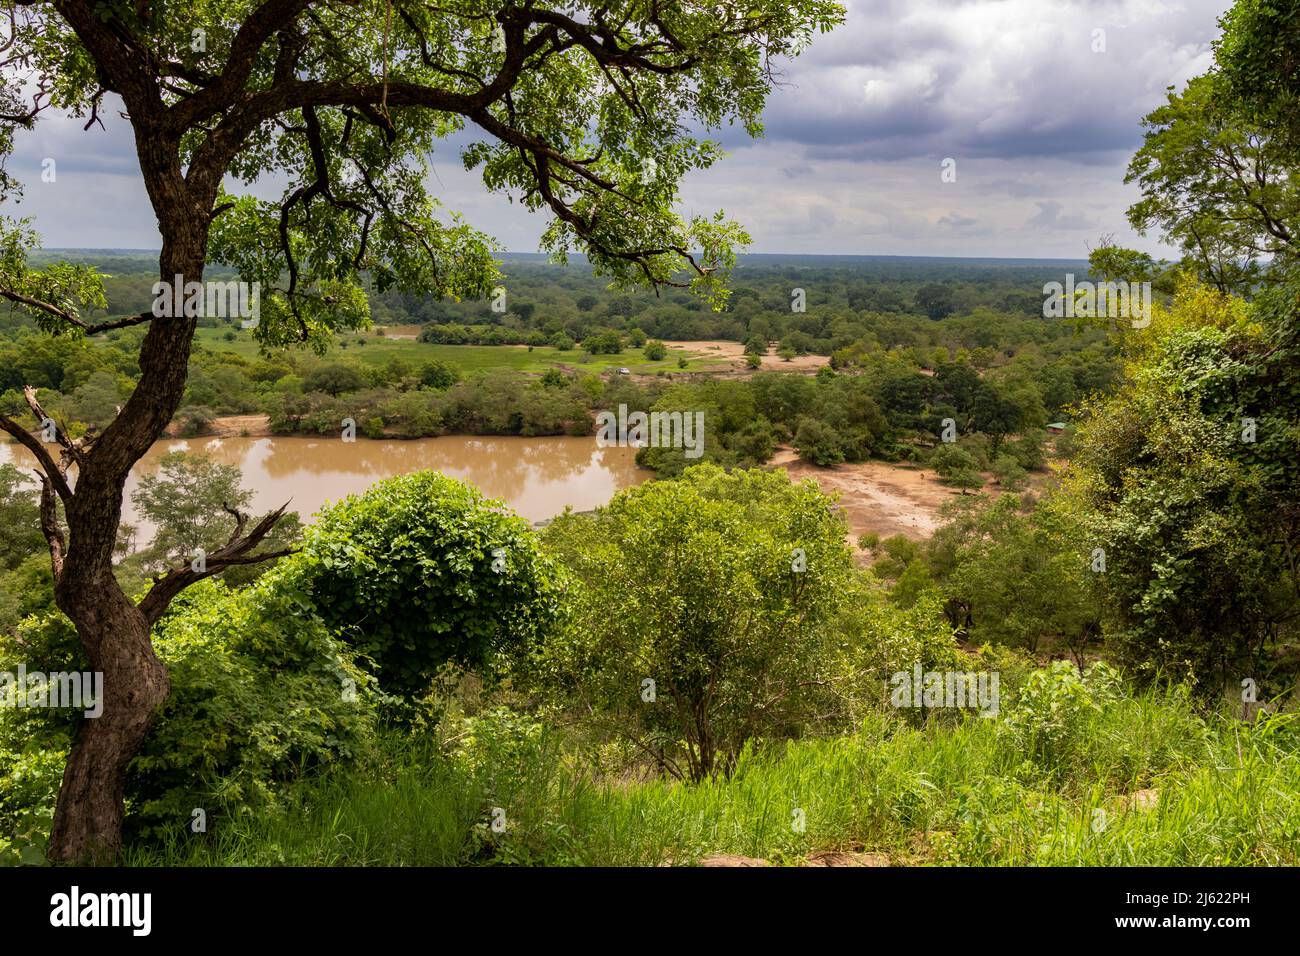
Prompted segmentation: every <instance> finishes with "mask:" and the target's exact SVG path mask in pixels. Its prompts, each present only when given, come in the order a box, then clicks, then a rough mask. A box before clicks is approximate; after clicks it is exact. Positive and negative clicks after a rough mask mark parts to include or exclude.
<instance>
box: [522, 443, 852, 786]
mask: <svg viewBox="0 0 1300 956" xmlns="http://www.w3.org/2000/svg"><path fill="white" fill-rule="evenodd" d="M545 540H546V543H547V546H548V548H549V549H551V550H552V551H554V553H555V554H556V555H557V556H558V557H559V558H560V560H561V561H562V562H563V564H564V565H565V567H566V568H567V569H568V572H569V574H570V575H571V577H572V583H571V584H570V585H569V586H568V588H567V597H568V601H569V604H570V608H571V616H570V618H569V619H568V621H567V622H566V627H565V628H564V629H563V630H562V631H561V632H560V633H558V634H557V635H556V636H555V637H554V638H553V639H552V640H550V641H548V642H547V644H546V646H545V649H544V651H543V654H542V657H541V659H540V661H539V662H538V663H537V665H536V668H537V674H538V675H539V679H540V681H541V682H542V683H543V684H545V685H546V686H548V687H549V688H550V689H551V690H552V692H553V693H555V694H556V695H557V697H558V698H559V699H560V700H561V701H562V702H570V703H572V704H573V705H574V707H575V711H576V712H577V713H578V714H579V715H580V716H581V715H582V713H583V711H585V710H586V708H585V707H579V706H577V705H578V703H579V702H580V701H587V702H589V703H590V704H591V705H594V706H595V708H596V710H595V712H594V713H593V714H591V715H590V716H589V717H588V718H587V719H589V720H592V721H593V722H594V723H595V724H596V725H597V729H604V730H605V731H606V732H609V731H611V730H613V731H616V732H617V733H619V734H620V735H623V734H630V735H632V736H633V737H634V738H635V739H636V740H637V742H638V745H639V746H640V747H642V748H644V750H645V752H646V753H647V754H648V755H651V756H652V759H654V760H655V761H656V762H657V763H659V764H661V765H662V766H663V767H665V768H667V769H669V771H670V772H673V773H675V774H678V775H680V776H682V777H684V778H689V779H691V780H702V779H705V778H707V777H709V776H711V775H713V774H715V773H718V772H727V771H729V770H731V769H732V768H733V767H734V764H735V761H736V759H737V757H738V756H739V754H740V751H741V749H742V748H743V746H744V745H745V743H746V742H747V741H750V740H752V739H753V738H755V737H758V736H765V735H769V734H771V735H784V734H789V733H796V732H797V731H798V728H799V727H800V726H802V724H803V722H804V721H805V720H806V719H807V718H808V716H809V715H810V714H812V713H815V712H816V710H817V708H818V707H819V706H821V705H825V704H826V689H825V683H826V682H827V681H828V680H832V679H833V674H832V671H833V664H834V661H835V654H836V648H837V646H838V645H839V643H840V641H841V640H842V638H841V637H840V635H839V634H838V633H837V631H836V629H835V628H833V627H831V626H830V625H831V622H832V621H833V620H834V615H835V609H836V608H837V606H838V605H839V602H840V600H841V596H842V594H843V592H844V589H845V588H846V586H847V585H848V582H849V580H850V576H851V561H850V558H849V552H848V550H847V548H846V547H845V544H844V527H843V524H842V521H841V519H840V518H839V517H838V516H837V515H835V514H834V513H833V512H832V511H831V509H830V507H829V501H828V500H827V499H826V498H825V497H824V496H823V495H822V494H821V493H820V492H818V491H817V490H816V487H815V486H814V485H813V484H812V483H811V482H807V483H804V484H800V485H794V484H791V483H790V482H789V480H788V479H787V478H786V477H785V476H784V475H783V474H780V473H769V472H763V471H736V472H731V473H726V472H724V471H722V470H721V469H720V468H717V467H716V466H712V465H700V466H697V467H694V468H690V469H688V470H687V471H686V472H684V473H683V475H682V477H681V478H679V479H678V480H676V481H672V482H653V483H651V484H648V485H643V486H641V487H640V488H635V489H630V490H627V491H624V492H621V493H620V494H618V495H617V496H616V497H615V498H614V500H613V501H612V502H611V503H610V504H609V505H608V506H607V507H605V508H602V509H599V510H598V511H597V512H596V514H595V515H594V516H592V517H589V518H587V517H579V516H573V515H566V516H564V517H562V518H559V519H557V520H556V521H555V522H554V523H552V524H551V525H550V526H549V527H548V528H547V530H546V532H545ZM796 549H799V550H798V551H796ZM797 568H798V569H800V570H796V569H797ZM647 680H648V681H653V682H654V688H655V701H654V702H653V703H650V702H647V701H646V700H644V699H643V695H644V694H646V693H648V688H649V686H650V685H648V684H646V683H645V682H646V681H647Z"/></svg>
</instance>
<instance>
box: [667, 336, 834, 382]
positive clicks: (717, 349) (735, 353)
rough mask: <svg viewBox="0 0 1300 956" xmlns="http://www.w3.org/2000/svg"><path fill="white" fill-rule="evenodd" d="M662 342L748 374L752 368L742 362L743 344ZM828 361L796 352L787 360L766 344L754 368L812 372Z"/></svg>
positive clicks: (823, 357)
mask: <svg viewBox="0 0 1300 956" xmlns="http://www.w3.org/2000/svg"><path fill="white" fill-rule="evenodd" d="M664 345H666V346H668V348H669V349H676V350H677V351H681V352H698V353H700V354H701V355H703V356H704V357H705V358H717V360H718V361H719V362H720V363H725V364H726V365H727V367H728V368H729V369H730V370H731V371H733V372H744V373H747V374H748V373H751V372H753V371H754V370H753V369H750V368H749V366H748V365H746V363H745V346H744V345H742V344H741V343H740V342H731V341H728V340H727V339H696V340H692V341H686V342H664ZM829 364H830V358H829V357H828V356H825V355H796V356H795V357H794V358H792V359H791V360H790V361H788V362H787V361H786V360H785V359H783V358H781V356H779V355H777V354H776V352H775V350H774V349H773V347H772V346H771V345H769V346H768V349H767V354H766V355H764V356H763V364H762V365H761V366H759V369H758V370H759V371H764V372H803V373H808V372H816V371H817V369H819V368H821V367H822V366H823V365H829Z"/></svg>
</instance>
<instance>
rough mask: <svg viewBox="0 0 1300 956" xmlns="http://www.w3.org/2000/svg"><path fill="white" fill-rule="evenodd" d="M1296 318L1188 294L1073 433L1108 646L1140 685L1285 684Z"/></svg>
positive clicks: (1298, 457) (1281, 296)
mask: <svg viewBox="0 0 1300 956" xmlns="http://www.w3.org/2000/svg"><path fill="white" fill-rule="evenodd" d="M1296 315H1297V307H1296V297H1295V293H1294V291H1293V290H1291V289H1287V288H1285V287H1279V288H1278V289H1277V290H1276V291H1275V292H1274V293H1272V294H1269V295H1266V296H1263V297H1261V299H1260V301H1259V303H1258V304H1257V306H1256V308H1255V309H1253V310H1252V311H1251V312H1250V313H1247V311H1246V309H1245V308H1244V306H1243V304H1242V303H1241V302H1240V301H1239V300H1234V299H1231V298H1230V297H1227V296H1223V295H1220V294H1218V293H1215V292H1213V291H1212V290H1209V289H1206V288H1203V287H1198V286H1194V285H1185V286H1184V287H1183V288H1182V289H1181V290H1180V292H1179V294H1178V296H1177V297H1176V298H1175V300H1174V304H1173V306H1172V307H1171V308H1170V309H1169V310H1167V311H1166V310H1162V309H1157V311H1156V316H1155V318H1154V319H1153V322H1152V327H1151V329H1150V330H1148V334H1147V335H1145V336H1143V337H1141V338H1139V339H1137V340H1135V343H1134V347H1133V358H1132V361H1131V363H1130V368H1129V372H1128V378H1127V382H1126V385H1125V387H1124V388H1122V389H1121V390H1120V391H1119V392H1118V393H1117V394H1116V395H1115V396H1114V397H1113V398H1111V399H1109V400H1108V401H1106V402H1101V403H1097V404H1096V405H1094V406H1090V407H1089V409H1088V412H1089V414H1088V417H1087V418H1086V419H1085V421H1084V423H1083V424H1082V425H1081V427H1080V432H1079V438H1078V445H1079V447H1078V455H1079V457H1078V465H1079V473H1078V475H1079V477H1078V483H1077V485H1076V488H1077V491H1078V493H1079V495H1080V496H1081V507H1082V508H1083V509H1084V510H1083V513H1085V514H1087V515H1088V522H1089V524H1090V526H1091V527H1090V536H1091V537H1092V539H1093V541H1094V542H1095V546H1096V547H1100V548H1102V549H1103V550H1104V554H1105V561H1106V571H1105V574H1104V575H1100V576H1099V579H1100V580H1101V581H1102V582H1103V583H1104V587H1105V593H1106V597H1107V599H1108V604H1109V609H1110V614H1111V617H1112V621H1111V625H1110V628H1109V630H1110V632H1111V634H1110V637H1109V642H1110V644H1111V646H1112V648H1113V650H1114V651H1116V652H1117V653H1118V655H1119V656H1120V659H1121V660H1122V661H1124V662H1125V663H1127V664H1129V665H1130V666H1131V667H1132V668H1133V669H1134V671H1135V673H1136V674H1137V675H1139V676H1140V677H1143V678H1145V679H1154V678H1156V677H1157V676H1160V677H1163V678H1166V679H1175V680H1185V681H1188V682H1191V683H1192V684H1193V685H1194V686H1195V687H1196V688H1197V690H1198V692H1199V693H1200V694H1201V695H1203V696H1205V697H1214V696H1217V695H1218V694H1219V693H1220V691H1221V689H1222V688H1223V687H1224V686H1225V685H1230V686H1234V687H1235V686H1237V685H1238V684H1239V683H1240V681H1241V680H1242V679H1243V678H1245V677H1252V678H1254V679H1255V680H1256V681H1258V682H1259V683H1260V684H1261V685H1262V686H1267V685H1269V684H1271V685H1272V686H1273V689H1274V690H1277V689H1280V687H1283V686H1286V685H1287V684H1289V683H1290V679H1289V678H1288V677H1287V676H1286V673H1287V667H1288V665H1286V657H1285V654H1284V653H1283V652H1281V651H1280V650H1274V649H1272V647H1271V644H1272V642H1273V641H1279V639H1280V640H1281V641H1282V642H1285V640H1286V639H1287V638H1288V637H1289V636H1290V635H1291V634H1292V633H1293V626H1292V624H1291V622H1292V621H1293V620H1294V618H1295V612H1296V597H1295V594H1296V593H1297V592H1296V584H1295V576H1296V572H1295V570H1294V568H1293V566H1292V563H1291V562H1290V561H1289V559H1288V558H1287V557H1286V555H1287V554H1290V553H1292V551H1293V549H1294V548H1295V547H1296V546H1297V542H1296V539H1295V531H1294V528H1295V524H1294V523H1293V517H1292V511H1293V508H1292V505H1291V502H1294V501H1296V500H1300V490H1298V489H1300V468H1298V467H1297V465H1296V462H1297V461H1300V434H1298V433H1297V430H1296V428H1295V423H1294V421H1293V420H1292V419H1291V418H1290V417H1288V413H1287V412H1286V411H1285V410H1286V409H1293V408H1294V407H1295V403H1296V396H1297V395H1300V380H1297V376H1296V371H1295V370H1296V368H1297V366H1296V365H1295V364H1294V358H1295V356H1296V355H1297V354H1300V346H1298V345H1297V341H1298V340H1297V334H1296V329H1297V321H1296V318H1295V317H1296ZM1206 595H1213V596H1214V600H1212V601H1209V600H1206ZM1279 668H1282V669H1281V670H1280V671H1279V670H1278V669H1279Z"/></svg>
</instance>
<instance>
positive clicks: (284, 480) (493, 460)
mask: <svg viewBox="0 0 1300 956" xmlns="http://www.w3.org/2000/svg"><path fill="white" fill-rule="evenodd" d="M170 451H188V452H194V453H200V454H204V455H207V456H208V457H210V458H212V459H214V460H215V461H219V462H222V463H223V464H229V465H236V466H238V467H239V469H240V471H242V472H243V474H244V487H245V488H248V489H251V490H252V491H253V493H254V496H255V497H254V499H253V510H254V511H256V512H257V513H259V514H260V513H262V512H265V511H269V510H270V509H272V508H277V507H279V506H280V505H281V504H283V503H284V502H285V501H292V504H291V505H290V506H289V507H290V509H291V510H293V511H296V512H298V514H299V515H301V516H302V518H303V520H304V521H309V520H310V519H311V516H312V515H314V514H315V513H316V512H317V511H318V510H319V509H320V507H321V506H322V505H324V504H325V503H327V502H331V501H338V500H339V499H341V498H343V497H345V496H347V495H350V494H356V493H357V492H361V491H364V490H365V489H366V488H368V487H370V486H371V485H373V484H374V483H375V482H377V481H379V480H381V479H383V478H387V477H389V476H391V475H399V474H405V473H407V472H412V471H422V470H425V469H431V470H434V471H441V472H442V473H443V474H446V475H449V476H451V477H453V478H458V479H460V480H462V481H467V482H469V483H471V484H474V485H476V486H477V487H478V488H479V489H480V490H481V491H482V492H483V493H484V494H485V495H487V496H488V497H489V498H500V499H502V500H504V501H505V502H506V504H508V505H510V507H511V508H513V509H514V510H515V511H516V512H518V513H519V514H520V515H522V516H523V517H525V518H527V519H528V520H529V521H541V520H543V519H545V518H553V517H554V516H555V515H557V514H559V513H560V512H562V511H563V510H564V509H565V507H566V506H572V507H573V508H574V510H576V511H587V510H590V509H592V508H595V507H598V506H599V505H603V504H605V503H606V502H607V501H609V499H610V498H611V497H612V496H613V495H614V492H616V491H618V490H619V489H621V488H626V487H628V486H630V485H636V484H640V483H641V482H642V481H645V480H646V479H647V478H648V477H649V476H650V472H649V471H646V470H644V469H642V468H638V467H637V465H636V460H635V459H636V449H634V448H599V447H597V445H596V439H595V438H594V437H579V438H573V437H547V438H513V437H502V438H479V437H470V436H446V437H443V438H419V439H414V440H412V441H394V440H387V441H370V440H368V439H365V438H358V439H357V440H356V441H355V442H344V441H342V440H341V439H339V438H304V437H300V436H289V437H278V438H242V437H241V438H191V439H168V440H165V441H161V442H158V443H157V444H155V445H154V446H153V447H152V448H151V449H149V452H148V454H146V455H145V456H144V458H142V459H141V460H140V462H139V463H138V464H137V465H136V467H135V469H134V470H133V471H132V472H131V476H130V478H128V479H127V483H126V503H125V509H124V514H123V520H124V521H126V522H128V523H131V524H135V525H136V526H137V529H138V531H137V534H138V537H137V540H139V541H142V542H144V541H148V540H149V539H150V538H151V537H152V536H153V528H152V527H149V526H148V525H146V524H144V523H142V522H140V521H138V519H137V518H136V516H135V514H134V509H133V508H132V507H131V493H132V491H134V490H135V487H136V485H137V483H138V480H139V476H140V475H141V474H149V473H151V472H153V471H156V470H157V468H158V461H159V459H161V458H162V456H163V455H165V454H167V453H168V452H170ZM3 461H8V462H12V463H14V464H17V465H20V466H27V465H29V464H30V463H31V459H30V456H29V455H28V453H27V451H26V450H25V449H23V448H22V447H21V446H19V445H15V444H12V443H10V444H0V462H3Z"/></svg>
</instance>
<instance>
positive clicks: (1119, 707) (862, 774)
mask: <svg viewBox="0 0 1300 956" xmlns="http://www.w3.org/2000/svg"><path fill="white" fill-rule="evenodd" d="M1294 718H1295V715H1289V716H1282V717H1275V718H1269V719H1266V720H1264V721H1262V722H1261V723H1259V724H1256V725H1253V726H1246V725H1241V724H1237V723H1235V722H1233V721H1231V720H1227V719H1221V718H1218V717H1214V718H1211V719H1209V720H1205V721H1203V720H1202V719H1201V718H1199V717H1197V716H1195V715H1194V714H1193V713H1192V712H1191V711H1190V710H1189V709H1188V707H1187V705H1186V703H1185V702H1184V701H1183V700H1181V699H1179V698H1177V697H1173V696H1163V695H1157V694H1148V695H1145V696H1141V697H1139V698H1136V699H1131V698H1130V699H1125V700H1123V701H1120V702H1118V703H1115V704H1112V705H1109V706H1107V707H1106V708H1105V709H1104V710H1103V711H1101V712H1099V713H1097V714H1095V715H1092V716H1090V717H1089V718H1088V719H1087V720H1086V721H1085V722H1084V723H1082V724H1081V726H1080V729H1078V730H1077V732H1075V734H1074V735H1073V736H1072V737H1071V738H1070V739H1069V740H1066V741H1058V742H1057V744H1056V745H1055V747H1054V749H1053V750H1052V751H1051V752H1050V753H1043V754H1039V755H1037V756H1036V757H1035V758H1034V759H1028V758H1027V757H1026V752H1025V749H1024V748H1023V746H1020V745H1019V744H1018V743H1017V742H1016V740H1015V738H1014V736H1013V735H1010V734H1008V732H1007V729H1006V727H1005V726H1002V725H1000V722H999V721H997V720H982V719H978V718H971V719H969V720H967V721H965V722H964V723H960V724H958V725H956V726H946V727H945V726H939V725H930V726H927V727H923V728H914V727H909V726H908V725H907V724H906V723H904V722H903V721H900V720H899V719H897V718H896V717H894V716H892V715H877V716H872V717H871V718H869V719H868V720H867V721H866V723H865V724H864V726H863V727H862V729H861V730H860V731H859V732H858V733H856V734H852V735H849V736H845V737H840V738H836V739H830V740H805V741H801V742H796V743H791V744H788V745H785V746H781V747H777V748H773V749H771V750H769V751H768V752H765V753H747V754H746V755H745V756H744V757H743V758H742V760H741V761H740V765H739V768H738V770H737V772H736V773H735V774H734V775H733V776H732V777H731V778H730V779H727V780H716V781H712V782H707V783H704V784H700V785H695V786H690V785H685V784H680V783H671V782H666V781H651V782H639V783H638V782H606V783H601V782H597V781H596V780H595V779H593V778H592V776H591V775H590V774H589V773H586V772H583V771H582V770H580V769H579V766H578V762H577V761H576V759H575V758H574V757H573V756H572V755H571V754H566V752H565V751H564V750H563V749H562V748H561V747H560V745H559V744H558V742H557V741H556V740H555V739H554V738H553V737H550V736H548V735H542V736H541V737H540V738H539V739H536V740H532V741H530V742H529V744H528V745H527V746H518V745H516V746H514V747H513V748H511V747H505V748H498V749H497V750H494V751H493V752H492V755H491V759H488V760H482V761H478V762H473V761H470V762H466V761H465V760H463V759H461V760H456V759H453V758H449V757H447V756H444V755H443V754H441V753H440V752H439V751H437V750H436V748H435V747H434V746H433V745H432V744H430V743H429V742H427V740H420V741H415V740H409V739H407V738H405V737H403V736H400V735H397V734H391V735H390V736H388V737H387V738H386V740H385V743H386V746H385V747H384V752H385V757H384V758H383V759H382V761H381V763H380V765H379V766H378V767H377V768H372V769H370V770H367V771H366V772H363V773H357V774H355V775H341V776H333V777H329V778H326V779H323V780H317V781H313V782H311V783H309V784H308V785H306V786H304V787H303V788H302V789H301V790H300V791H299V792H298V793H297V795H296V797H295V799H294V800H292V801H291V802H290V803H289V804H288V805H287V806H285V807H283V808H281V809H280V810H279V811H278V812H276V813H273V814H269V815H260V816H257V817H255V818H254V817H249V818H247V819H241V820H236V821H230V822H227V823H225V824H224V825H222V826H218V827H215V828H214V832H213V833H210V834H208V835H206V836H205V837H202V838H195V839H191V840H190V841H188V842H181V843H177V844H174V845H172V846H168V847H161V848H159V847H154V848H144V847H136V848H134V849H132V850H131V851H130V852H129V854H128V857H127V862H129V863H131V864H135V865H164V864H167V865H224V866H230V865H257V864H290V865H447V864H475V863H496V864H511V863H529V864H545V865H568V864H574V865H657V864H664V863H674V864H679V865H682V864H691V863H694V862H697V861H698V860H699V859H700V858H701V857H702V856H704V855H708V854H711V853H734V854H740V855H744V856H754V857H761V858H764V859H768V860H770V861H772V862H774V863H797V862H799V861H801V860H803V859H804V858H805V857H806V856H807V855H808V854H809V853H810V852H812V851H814V850H818V849H857V848H865V849H867V850H870V851H873V852H879V853H884V854H886V855H888V857H889V859H890V860H891V861H892V862H895V863H900V864H923V865H1085V866H1088V865H1091V866H1113V865H1167V866H1178V865H1295V864H1296V863H1297V862H1298V861H1300V756H1298V754H1297V746H1298V744H1300V724H1297V721H1296V720H1295V719H1294ZM476 768H478V769H476ZM1148 788H1150V789H1155V790H1158V792H1159V798H1158V802H1157V803H1156V805H1155V807H1154V808H1152V809H1141V808H1137V807H1135V806H1134V805H1133V801H1132V799H1131V795H1132V794H1134V793H1136V792H1137V791H1139V790H1146V789H1148ZM494 807H501V808H503V809H504V810H505V814H506V817H505V819H506V821H507V827H506V830H505V832H504V833H502V834H498V833H493V832H492V830H491V828H490V826H489V822H490V818H491V813H492V808H494ZM796 809H798V810H801V811H802V812H803V818H804V820H805V821H806V829H805V830H803V831H802V832H799V831H798V830H797V829H796V828H795V827H794V826H793V825H792V821H793V820H794V811H795V810H796ZM1094 811H1101V812H1102V813H1101V814H1100V815H1099V814H1097V813H1095V812H1094Z"/></svg>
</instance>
